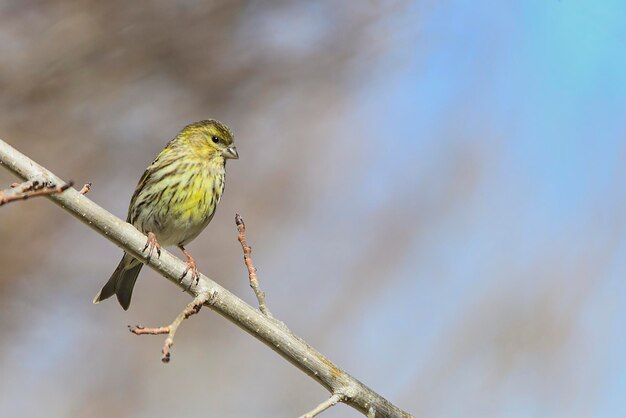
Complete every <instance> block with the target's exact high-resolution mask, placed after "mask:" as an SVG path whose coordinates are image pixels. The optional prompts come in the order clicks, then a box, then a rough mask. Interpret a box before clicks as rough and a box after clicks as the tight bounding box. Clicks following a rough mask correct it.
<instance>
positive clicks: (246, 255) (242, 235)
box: [235, 213, 273, 318]
mask: <svg viewBox="0 0 626 418" xmlns="http://www.w3.org/2000/svg"><path fill="white" fill-rule="evenodd" d="M235 224H236V225H237V231H239V236H238V237H237V239H238V240H239V243H240V244H241V249H242V250H243V260H244V262H245V263H246V267H247V268H248V278H249V280H250V287H251V288H252V290H254V294H255V295H256V298H257V300H258V301H259V310H260V311H261V312H262V313H263V315H265V316H267V317H269V318H273V316H272V313H271V312H270V310H269V309H267V305H266V304H265V292H264V291H262V290H261V287H260V286H259V279H258V278H257V277H256V267H254V264H253V263H252V258H251V257H250V254H251V253H252V248H251V247H250V246H249V245H248V243H247V242H246V224H245V223H244V222H243V218H242V217H241V216H240V215H239V214H238V213H237V214H235Z"/></svg>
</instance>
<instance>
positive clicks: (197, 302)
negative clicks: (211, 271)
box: [128, 293, 215, 363]
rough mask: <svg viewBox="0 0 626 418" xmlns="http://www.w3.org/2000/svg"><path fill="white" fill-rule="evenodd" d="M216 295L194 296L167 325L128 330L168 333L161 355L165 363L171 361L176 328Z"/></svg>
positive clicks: (148, 333)
mask: <svg viewBox="0 0 626 418" xmlns="http://www.w3.org/2000/svg"><path fill="white" fill-rule="evenodd" d="M214 297H215V294H214V293H211V294H200V295H198V296H196V297H195V298H194V300H192V301H191V303H189V304H188V305H187V307H186V308H185V309H183V311H182V312H181V313H180V314H178V316H177V317H176V318H175V319H174V321H173V322H172V323H171V324H169V325H168V326H166V327H157V328H144V327H142V326H141V325H136V326H134V327H133V326H130V325H129V326H128V330H129V331H130V332H132V333H133V334H135V335H160V334H167V338H166V339H165V342H164V343H163V349H162V350H161V353H162V354H163V356H162V357H161V361H162V362H163V363H169V361H170V353H171V349H172V345H174V335H175V334H176V330H177V329H178V327H179V326H180V324H181V323H182V322H183V321H184V320H185V319H187V318H189V317H190V316H191V315H195V314H197V313H198V312H200V309H201V308H202V305H204V304H205V303H207V302H208V303H210V301H211V299H212V298H214Z"/></svg>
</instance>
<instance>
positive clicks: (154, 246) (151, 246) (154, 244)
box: [142, 232, 161, 261]
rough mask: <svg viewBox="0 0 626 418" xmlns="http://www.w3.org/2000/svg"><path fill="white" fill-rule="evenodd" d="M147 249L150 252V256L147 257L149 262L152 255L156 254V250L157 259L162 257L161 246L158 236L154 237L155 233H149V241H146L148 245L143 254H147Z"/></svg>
mask: <svg viewBox="0 0 626 418" xmlns="http://www.w3.org/2000/svg"><path fill="white" fill-rule="evenodd" d="M146 249H147V250H148V256H147V257H146V258H147V259H148V261H150V258H151V257H152V253H154V250H156V252H157V257H159V258H160V257H161V245H159V242H158V241H157V238H156V235H154V233H153V232H148V241H146V245H145V247H143V250H142V252H145V251H146Z"/></svg>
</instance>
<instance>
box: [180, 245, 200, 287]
mask: <svg viewBox="0 0 626 418" xmlns="http://www.w3.org/2000/svg"><path fill="white" fill-rule="evenodd" d="M178 248H180V249H181V251H182V252H183V254H185V257H187V262H186V263H187V268H186V269H185V271H183V275H182V276H180V281H181V282H182V281H183V279H184V278H185V276H186V275H187V272H189V271H190V270H191V282H190V283H189V288H187V290H189V289H190V288H191V284H192V283H193V282H194V280H195V282H196V285H197V284H198V281H200V273H198V268H197V267H196V261H195V260H194V259H193V257H192V256H191V254H189V253H188V252H187V250H185V247H183V246H182V245H179V246H178Z"/></svg>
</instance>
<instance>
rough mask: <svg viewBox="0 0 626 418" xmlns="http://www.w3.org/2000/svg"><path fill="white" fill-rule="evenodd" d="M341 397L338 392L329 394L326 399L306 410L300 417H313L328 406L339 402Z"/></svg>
mask: <svg viewBox="0 0 626 418" xmlns="http://www.w3.org/2000/svg"><path fill="white" fill-rule="evenodd" d="M341 397H342V396H341V395H340V394H338V393H335V394H334V395H333V396H331V397H330V398H328V399H326V400H325V401H324V402H322V403H321V404H319V405H317V406H316V407H315V409H313V410H312V411H310V412H307V413H306V414H304V415H302V416H301V417H300V418H313V417H314V416H316V415H319V414H321V413H322V412H324V411H325V410H327V409H328V408H330V407H332V406H334V405H336V404H337V403H338V402H340V401H341Z"/></svg>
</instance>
